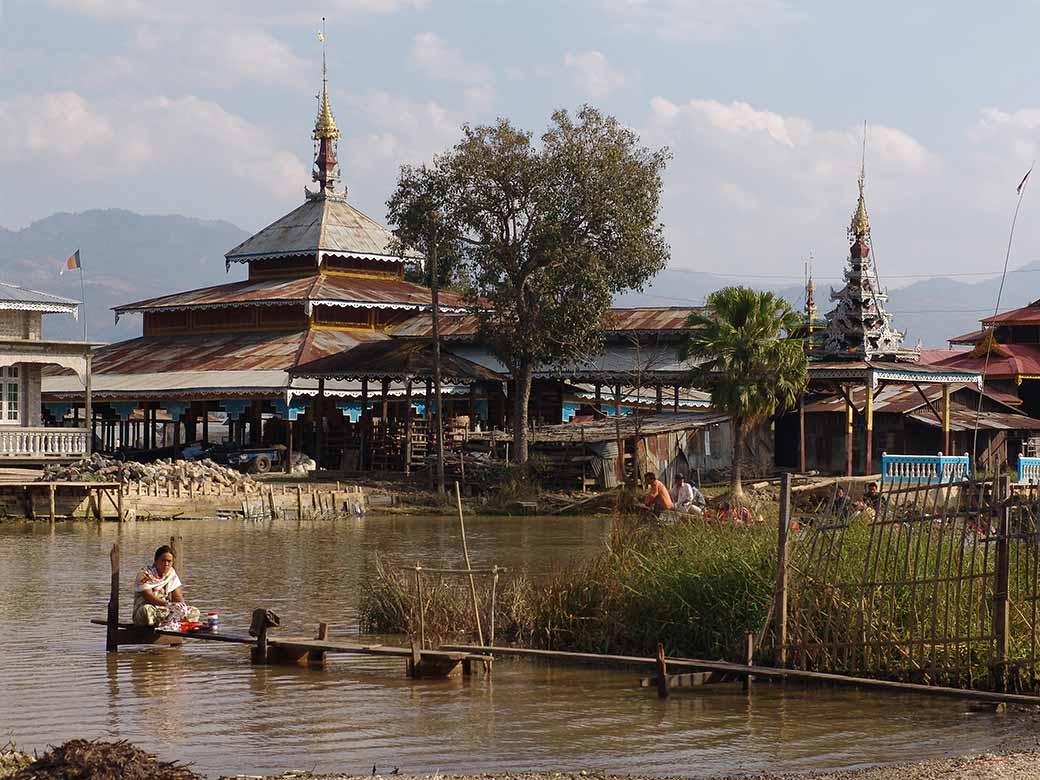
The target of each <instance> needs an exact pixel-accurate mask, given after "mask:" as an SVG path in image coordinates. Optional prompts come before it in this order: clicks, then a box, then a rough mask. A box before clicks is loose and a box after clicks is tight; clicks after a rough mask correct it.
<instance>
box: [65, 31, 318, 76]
mask: <svg viewBox="0 0 1040 780" xmlns="http://www.w3.org/2000/svg"><path fill="white" fill-rule="evenodd" d="M173 52H175V53H176V54H175V55H173V54H171V53H173ZM309 70H313V67H312V66H308V65H307V64H306V63H304V61H303V60H301V59H300V58H299V57H297V56H296V54H294V53H293V51H292V50H291V49H290V48H289V47H288V46H286V45H285V44H284V43H283V42H281V41H279V40H278V39H276V38H274V37H273V36H272V35H271V34H270V33H268V32H266V31H264V30H260V29H253V28H242V27H234V28H231V29H229V30H218V29H214V28H212V27H207V28H194V27H178V26H174V25H160V26H147V27H141V28H139V29H138V30H137V31H136V32H135V34H134V36H133V37H132V39H131V42H130V45H129V47H128V49H127V51H126V52H124V53H122V54H118V55H114V56H110V57H105V58H101V59H96V60H90V61H88V62H87V65H86V67H85V72H84V74H83V80H84V82H85V83H87V84H91V85H99V86H108V85H111V84H112V83H122V84H124V85H125V84H127V83H136V84H138V85H140V84H147V85H148V86H149V87H151V88H153V89H154V88H156V87H158V88H160V89H162V88H166V89H173V90H175V91H181V90H191V89H197V88H198V87H200V86H205V87H217V88H231V87H236V86H239V85H240V84H243V83H248V82H255V83H260V84H277V85H284V86H288V87H293V88H305V87H306V86H307V85H308V84H309V82H308V78H310V80H311V81H313V78H314V74H313V73H309V72H308V71H309Z"/></svg>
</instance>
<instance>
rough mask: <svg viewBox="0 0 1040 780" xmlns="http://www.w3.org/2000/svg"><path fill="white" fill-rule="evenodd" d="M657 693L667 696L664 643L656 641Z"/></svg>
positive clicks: (663, 697)
mask: <svg viewBox="0 0 1040 780" xmlns="http://www.w3.org/2000/svg"><path fill="white" fill-rule="evenodd" d="M657 695H658V696H660V697H661V698H662V699H666V698H668V664H667V663H666V662H665V660H664V645H663V644H661V643H660V642H658V643H657Z"/></svg>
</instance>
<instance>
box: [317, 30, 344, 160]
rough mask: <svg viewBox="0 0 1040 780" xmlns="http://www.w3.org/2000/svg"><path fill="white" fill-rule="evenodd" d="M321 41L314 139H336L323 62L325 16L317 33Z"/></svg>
mask: <svg viewBox="0 0 1040 780" xmlns="http://www.w3.org/2000/svg"><path fill="white" fill-rule="evenodd" d="M318 40H319V41H321V106H320V107H319V108H318V119H317V120H316V121H315V123H314V135H313V138H314V140H315V141H319V140H321V139H322V138H327V139H329V140H336V139H337V138H339V128H338V127H336V119H335V118H334V117H333V116H332V107H331V106H330V105H329V70H328V67H327V66H326V64H325V17H324V16H323V17H321V31H320V32H319V33H318Z"/></svg>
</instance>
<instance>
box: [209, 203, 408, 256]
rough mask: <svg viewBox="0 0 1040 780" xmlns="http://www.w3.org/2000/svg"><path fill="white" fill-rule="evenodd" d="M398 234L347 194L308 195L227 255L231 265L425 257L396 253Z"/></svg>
mask: <svg viewBox="0 0 1040 780" xmlns="http://www.w3.org/2000/svg"><path fill="white" fill-rule="evenodd" d="M393 241H394V236H393V234H392V233H391V232H390V231H389V230H387V229H386V228H385V227H383V226H382V225H380V224H379V223H378V222H376V221H375V220H374V219H372V218H371V217H369V216H367V215H365V214H363V213H361V212H360V211H358V210H357V209H356V208H354V207H353V206H351V205H350V204H349V203H347V200H346V198H345V197H343V196H342V195H336V194H329V193H326V194H323V195H316V196H308V198H307V201H306V202H305V203H304V204H303V205H302V206H299V207H298V208H296V209H294V210H293V211H290V212H289V213H288V214H286V215H285V216H284V217H282V218H281V219H279V220H277V221H275V222H272V223H271V224H270V225H268V226H267V227H265V228H263V229H262V230H261V231H260V232H258V233H256V234H255V235H253V236H250V237H249V238H247V239H246V240H245V241H243V242H242V243H241V244H239V245H238V246H236V247H235V248H234V249H232V250H231V251H230V252H228V253H227V254H226V255H224V257H225V259H226V260H227V262H228V263H229V264H230V263H245V262H248V261H250V260H258V259H260V258H265V257H286V256H290V255H313V256H314V258H315V262H316V263H317V262H318V261H319V260H320V257H321V256H322V255H326V254H330V255H343V256H347V257H361V258H366V259H373V260H391V261H401V260H404V259H409V260H418V259H421V258H422V255H420V254H419V253H417V252H414V251H411V250H409V251H407V252H405V253H403V254H402V253H399V252H395V251H394V248H393Z"/></svg>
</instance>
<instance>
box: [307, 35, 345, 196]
mask: <svg viewBox="0 0 1040 780" xmlns="http://www.w3.org/2000/svg"><path fill="white" fill-rule="evenodd" d="M321 26H322V29H321V32H319V33H318V40H320V41H321V96H320V97H319V101H320V102H319V106H318V118H317V119H316V120H315V121H314V133H313V134H312V135H311V138H313V139H314V172H313V174H312V175H313V178H314V181H316V182H317V183H318V186H319V187H320V188H321V193H322V194H328V193H331V192H333V191H334V189H335V184H336V180H337V179H338V178H339V175H338V171H337V164H338V163H337V160H336V146H337V142H338V141H339V128H338V127H336V119H335V117H333V115H332V106H331V105H330V104H329V69H328V65H327V64H326V61H325V17H322V19H321Z"/></svg>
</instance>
